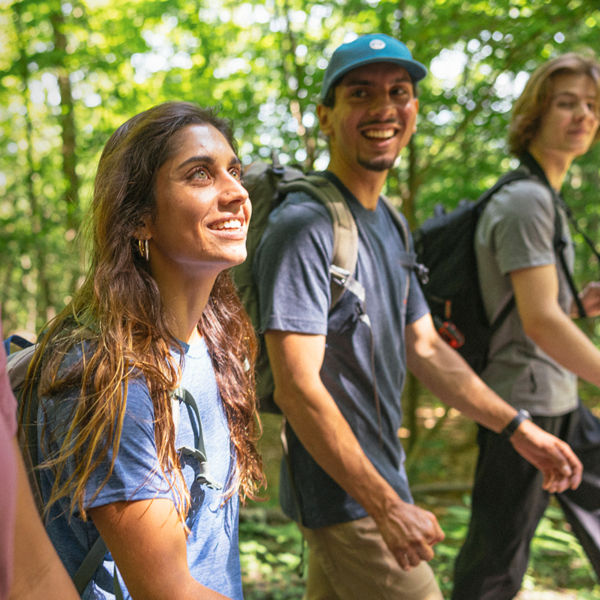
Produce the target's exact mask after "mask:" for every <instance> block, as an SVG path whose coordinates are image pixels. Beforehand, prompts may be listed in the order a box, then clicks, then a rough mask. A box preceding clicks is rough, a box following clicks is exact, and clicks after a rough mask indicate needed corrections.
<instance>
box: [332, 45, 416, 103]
mask: <svg viewBox="0 0 600 600" xmlns="http://www.w3.org/2000/svg"><path fill="white" fill-rule="evenodd" d="M377 62H389V63H394V64H396V65H399V66H400V67H403V68H404V69H406V71H407V72H408V74H409V75H410V78H411V79H412V81H413V83H416V82H417V81H420V80H421V79H423V77H425V75H427V69H426V68H425V67H424V66H423V65H422V64H421V63H420V62H417V61H416V60H415V59H414V58H413V57H412V54H411V53H410V50H409V49H408V48H407V47H406V46H405V45H404V44H403V43H402V42H401V41H400V40H397V39H395V38H393V37H390V36H389V35H385V34H384V33H372V34H369V35H363V36H360V37H358V38H356V39H355V40H354V41H352V42H348V43H347V44H342V45H341V46H339V47H338V48H337V49H336V50H335V52H334V53H333V54H332V56H331V60H330V61H329V65H328V66H327V69H326V71H325V76H324V77H323V84H322V86H321V100H324V99H325V97H326V96H327V94H328V93H329V90H330V89H331V87H332V86H333V85H334V84H335V83H336V82H337V81H338V79H340V77H342V76H343V75H345V74H346V73H348V72H349V71H352V70H353V69H356V68H357V67H362V66H363V65H368V64H371V63H377Z"/></svg>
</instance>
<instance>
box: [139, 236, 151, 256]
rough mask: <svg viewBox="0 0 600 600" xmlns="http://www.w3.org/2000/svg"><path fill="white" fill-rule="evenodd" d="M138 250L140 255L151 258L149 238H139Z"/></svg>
mask: <svg viewBox="0 0 600 600" xmlns="http://www.w3.org/2000/svg"><path fill="white" fill-rule="evenodd" d="M137 243H138V252H139V253H140V256H141V257H142V258H143V259H144V260H146V261H149V260H150V246H149V245H148V240H138V241H137Z"/></svg>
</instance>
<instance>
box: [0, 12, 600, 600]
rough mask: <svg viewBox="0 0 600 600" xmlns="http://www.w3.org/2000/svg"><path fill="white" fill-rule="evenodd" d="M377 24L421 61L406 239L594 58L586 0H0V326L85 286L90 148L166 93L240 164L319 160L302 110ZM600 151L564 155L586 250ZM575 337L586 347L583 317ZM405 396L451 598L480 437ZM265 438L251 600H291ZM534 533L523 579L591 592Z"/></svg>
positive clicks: (573, 564) (295, 547)
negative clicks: (525, 92)
mask: <svg viewBox="0 0 600 600" xmlns="http://www.w3.org/2000/svg"><path fill="white" fill-rule="evenodd" d="M378 31H379V32H384V33H388V34H390V35H393V36H396V37H398V38H400V39H402V40H403V41H404V42H405V43H406V44H407V45H408V47H409V48H410V49H411V51H412V52H413V55H414V56H415V58H416V59H417V60H419V61H420V62H422V63H424V64H425V65H427V66H428V68H429V75H428V76H427V77H426V79H425V80H424V81H423V82H422V83H421V84H419V101H420V110H419V114H420V116H419V121H418V131H417V133H416V135H415V136H414V137H413V140H412V141H411V143H410V145H409V147H408V148H407V149H405V150H404V152H403V153H402V157H401V160H400V161H399V164H398V166H397V168H395V169H394V170H393V171H392V173H391V174H390V177H389V178H388V185H387V189H386V193H387V195H388V196H390V197H391V198H392V199H393V201H394V202H395V203H396V204H397V205H398V207H400V208H401V210H402V211H403V212H404V213H405V214H406V216H407V218H408V220H409V222H410V223H411V225H412V226H413V227H414V226H416V225H417V224H418V223H419V222H421V221H422V220H423V219H424V218H426V217H427V216H429V215H430V214H432V212H433V207H434V205H435V204H437V203H439V202H443V203H444V204H446V205H448V206H453V205H456V204H457V203H458V201H459V200H460V199H462V198H470V199H474V198H476V197H477V196H478V195H479V194H480V193H481V192H482V191H483V190H484V189H485V188H486V187H488V186H489V185H491V184H492V183H493V182H494V181H495V179H496V178H497V176H498V175H499V174H501V173H502V172H503V171H505V170H507V169H509V168H510V167H511V166H513V165H514V161H513V160H511V159H510V158H509V157H508V154H507V151H506V131H507V123H508V119H509V116H510V108H511V105H512V102H513V100H514V98H515V97H516V96H518V94H519V93H520V91H521V90H522V88H523V85H524V83H525V81H526V80H527V77H528V74H529V73H530V72H531V71H532V70H533V69H534V68H535V67H536V66H537V65H538V64H540V63H541V62H542V61H544V60H546V59H548V58H550V57H552V56H554V55H556V54H559V53H563V52H567V51H573V50H575V51H586V50H590V49H591V50H593V51H595V52H596V53H597V52H598V50H599V49H600V43H599V41H600V2H599V1H598V0H562V1H561V2H556V1H555V0H490V1H478V0H472V1H470V2H467V1H465V0H398V1H395V2H392V1H388V0H338V1H336V2H311V1H309V0H268V1H266V2H255V1H250V2H243V1H241V2H240V1H239V0H235V1H229V0H205V1H198V0H121V1H119V2H114V0H85V1H80V0H71V1H64V2H61V1H60V0H47V1H44V2H41V1H40V0H21V1H18V0H17V1H14V2H10V1H7V0H0V131H1V135H0V256H1V257H2V259H1V260H0V304H1V305H2V318H3V321H4V328H5V333H11V332H19V333H25V334H26V335H28V336H29V337H35V332H37V331H39V329H40V328H41V327H42V326H43V324H44V323H45V322H46V321H47V319H49V318H51V317H52V316H53V315H54V314H56V312H57V311H58V310H60V309H61V308H62V307H63V306H64V304H65V303H66V302H67V301H68V300H69V298H70V294H71V293H72V291H73V290H74V289H75V288H76V286H77V285H78V284H79V283H80V282H81V279H82V273H83V271H84V268H85V245H84V244H83V243H81V242H82V240H81V236H79V232H80V231H81V225H82V223H84V222H85V220H86V210H87V209H88V207H89V202H90V199H91V194H92V185H93V176H94V172H95V169H96V166H97V162H98V158H99V154H100V152H101V149H102V147H103V145H104V143H105V142H106V140H107V139H108V137H109V135H110V134H111V133H112V131H114V129H115V128H116V127H117V126H118V125H120V124H121V123H122V122H123V121H125V120H126V119H127V118H129V117H131V116H132V115H133V114H135V113H137V112H140V111H141V110H144V109H146V108H149V107H150V106H152V105H154V104H157V103H159V102H162V101H165V100H187V101H192V102H196V103H199V104H202V105H216V106H218V107H219V108H220V112H221V114H222V115H223V116H225V117H227V118H230V119H231V120H232V122H233V123H234V129H235V134H236V138H237V139H238V141H239V148H240V156H241V158H242V161H243V162H244V164H248V163H249V162H251V161H252V160H255V159H257V158H263V159H266V158H268V157H269V155H270V153H271V150H273V149H274V150H276V151H277V152H278V153H279V157H280V159H281V160H282V161H283V162H290V163H299V164H301V165H302V166H303V167H305V168H307V169H309V168H317V169H318V168H322V167H324V166H325V165H326V164H327V148H326V141H325V140H324V139H323V138H322V137H320V136H319V133H318V126H317V119H316V112H315V108H316V98H317V96H318V91H319V85H320V82H321V79H322V75H323V70H324V68H325V66H326V64H327V60H328V58H329V57H330V55H331V53H332V51H333V50H334V49H335V48H336V47H337V46H338V45H339V44H340V43H342V42H344V41H349V40H350V39H352V38H353V37H355V36H356V35H360V34H363V33H372V32H378ZM599 159H600V144H599V145H597V146H596V147H595V148H593V149H592V151H590V152H589V153H588V154H587V155H586V156H585V157H582V158H581V159H580V160H578V161H577V162H576V164H575V165H574V166H573V168H572V169H571V172H570V174H569V177H568V180H567V182H566V185H565V198H566V201H567V203H568V204H569V205H570V206H571V207H572V209H573V211H574V213H575V215H576V218H577V220H578V223H579V225H580V226H581V227H582V228H583V229H584V230H585V231H586V232H587V233H588V235H589V236H590V237H591V238H592V239H594V240H596V239H598V230H599V227H600V206H599V203H598V202H597V200H598V190H599V184H600V171H599V167H598V165H599V164H600V160H599ZM575 241H576V252H577V256H578V260H577V271H576V279H577V281H578V282H579V283H580V284H583V283H584V282H587V281H590V280H592V279H598V278H599V269H598V264H597V261H595V259H593V258H592V257H591V256H590V253H589V251H587V250H586V248H585V246H584V244H582V240H581V239H580V238H579V236H577V235H575ZM581 326H582V327H584V328H585V329H586V332H587V333H588V334H590V335H592V336H593V338H594V339H595V340H597V332H596V330H595V328H594V326H593V324H589V323H582V324H581ZM581 392H582V396H583V398H584V400H585V402H586V403H587V404H588V405H589V406H590V407H591V408H592V409H597V408H598V405H599V402H598V395H597V390H596V389H593V388H589V387H587V386H584V385H582V389H581ZM403 402H404V404H405V410H406V419H405V427H404V428H403V430H402V431H401V432H400V435H401V436H402V437H403V438H405V443H406V448H407V451H408V455H409V458H408V467H409V472H410V477H411V480H412V482H413V485H414V487H415V490H416V492H417V501H418V502H420V503H421V504H425V505H429V507H430V508H433V509H435V510H436V511H437V514H438V516H439V517H440V519H441V520H442V524H443V526H444V527H445V530H446V534H447V541H446V542H445V543H444V545H441V546H439V547H438V548H439V550H438V557H437V558H436V561H437V563H435V564H434V568H436V570H437V571H438V574H439V577H440V580H441V583H442V586H443V588H444V589H445V590H447V589H449V586H450V582H451V570H450V568H451V564H452V560H453V557H454V555H455V553H456V549H457V547H458V546H459V544H460V540H461V539H462V536H464V529H465V526H466V519H467V518H468V493H467V492H468V482H469V480H470V477H471V472H472V468H473V457H474V453H473V448H474V432H475V429H474V427H473V426H472V424H469V423H467V422H466V421H465V420H463V419H461V418H459V417H457V416H456V415H455V414H454V413H453V411H447V410H445V408H444V407H443V406H441V405H439V404H438V403H437V402H436V401H435V400H434V399H432V398H430V397H429V396H428V395H427V394H425V393H424V392H423V390H421V389H420V388H419V386H418V385H417V383H416V382H415V381H414V380H410V381H409V385H408V386H407V391H406V393H405V396H404V398H403ZM276 429H277V422H276V421H273V420H272V419H267V420H266V433H265V437H264V441H263V450H264V452H265V457H266V459H267V467H268V470H269V474H270V476H271V477H270V479H271V485H270V488H269V497H270V500H269V501H267V502H266V503H263V504H260V505H256V506H251V507H249V508H248V509H246V511H245V513H244V515H243V516H244V522H243V529H242V553H243V557H244V577H245V585H246V595H247V597H248V598H299V597H300V596H301V589H302V581H301V578H299V577H298V574H297V570H298V563H299V557H300V554H301V552H300V549H301V542H300V540H299V539H298V537H297V536H296V534H295V533H294V529H293V527H290V526H289V524H288V523H286V522H285V521H281V520H280V515H279V514H278V511H277V508H276V506H277V501H276V500H277V466H276V463H277V461H278V458H279V450H278V445H277V441H276V438H277V435H276ZM539 533H540V536H539V538H540V540H541V542H539V543H537V544H536V546H535V547H534V557H533V561H532V563H533V566H532V568H531V569H530V571H529V572H528V576H527V579H526V582H525V587H526V588H530V589H531V590H533V591H532V592H531V593H537V592H536V590H537V591H538V592H539V591H540V590H541V589H544V588H547V589H552V590H553V592H552V593H559V592H560V593H561V594H562V595H561V597H577V598H588V597H589V598H598V597H600V588H599V587H598V586H597V585H596V584H595V583H594V579H593V577H592V575H591V572H590V569H589V567H588V565H587V563H586V561H585V559H584V558H583V556H582V555H581V551H580V550H579V549H578V546H577V544H575V543H574V542H573V538H572V536H571V534H570V533H569V531H568V527H567V526H566V524H565V523H564V522H563V521H562V518H561V517H560V514H559V513H558V511H556V510H555V507H553V510H552V511H551V512H550V513H549V518H548V519H546V520H545V521H543V523H542V526H541V529H540V532H539ZM561 590H562V591H561ZM574 590H577V591H574ZM524 593H525V592H524ZM540 593H543V592H540ZM548 593H550V592H548ZM571 593H574V594H576V595H574V596H569V594H571ZM588 594H589V596H588ZM528 597H534V596H528ZM536 597H537V596H536ZM540 597H541V596H540Z"/></svg>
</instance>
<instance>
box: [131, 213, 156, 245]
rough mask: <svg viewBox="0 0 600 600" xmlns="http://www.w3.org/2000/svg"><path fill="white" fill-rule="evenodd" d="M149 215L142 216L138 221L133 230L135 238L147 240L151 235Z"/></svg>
mask: <svg viewBox="0 0 600 600" xmlns="http://www.w3.org/2000/svg"><path fill="white" fill-rule="evenodd" d="M149 222H150V217H143V218H142V219H140V220H139V221H138V225H137V227H136V228H135V229H134V231H133V237H134V238H135V239H136V240H149V239H150V238H151V237H152V233H151V232H150V227H149V225H148V223H149Z"/></svg>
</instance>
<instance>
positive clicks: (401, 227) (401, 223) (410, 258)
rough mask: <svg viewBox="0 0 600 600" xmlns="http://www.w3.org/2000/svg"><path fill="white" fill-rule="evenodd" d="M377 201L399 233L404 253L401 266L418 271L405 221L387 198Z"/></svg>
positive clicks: (381, 197)
mask: <svg viewBox="0 0 600 600" xmlns="http://www.w3.org/2000/svg"><path fill="white" fill-rule="evenodd" d="M379 199H380V200H381V201H382V202H383V204H384V205H385V207H386V208H387V210H388V213H389V214H390V216H391V217H392V220H393V221H394V224H395V225H396V227H397V228H398V231H399V232H400V235H401V236H402V243H403V244H404V250H405V253H406V257H405V258H404V260H402V261H401V262H402V266H404V267H406V268H407V269H417V270H418V263H417V255H416V253H415V252H413V251H411V249H410V233H409V231H408V226H407V224H406V221H405V220H404V219H403V218H402V216H401V215H400V212H399V211H398V209H397V208H396V207H395V206H394V205H393V204H392V202H391V201H390V199H389V198H388V197H387V196H383V195H382V196H379Z"/></svg>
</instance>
